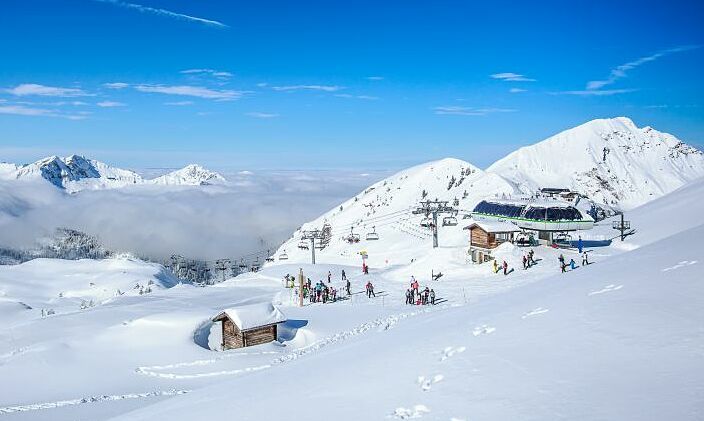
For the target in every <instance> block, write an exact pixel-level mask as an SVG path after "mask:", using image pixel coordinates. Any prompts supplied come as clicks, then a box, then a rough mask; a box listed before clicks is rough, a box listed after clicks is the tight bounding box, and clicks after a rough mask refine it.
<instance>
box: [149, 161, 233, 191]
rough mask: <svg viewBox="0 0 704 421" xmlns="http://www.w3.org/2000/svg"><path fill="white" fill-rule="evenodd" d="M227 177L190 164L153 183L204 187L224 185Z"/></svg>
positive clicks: (158, 178) (156, 179)
mask: <svg viewBox="0 0 704 421" xmlns="http://www.w3.org/2000/svg"><path fill="white" fill-rule="evenodd" d="M225 181H226V180H225V177H223V176H222V175H220V174H218V173H217V172H215V171H210V170H208V169H206V168H203V167H202V166H200V165H198V164H189V165H186V166H185V167H183V168H181V169H180V170H177V171H173V172H170V173H168V174H164V175H162V176H161V177H157V178H155V179H154V180H152V182H153V183H154V184H164V185H189V186H202V185H209V184H221V183H224V182H225Z"/></svg>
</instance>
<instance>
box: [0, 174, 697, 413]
mask: <svg viewBox="0 0 704 421" xmlns="http://www.w3.org/2000/svg"><path fill="white" fill-rule="evenodd" d="M703 193H704V182H701V181H699V182H696V183H693V184H691V185H689V186H686V187H684V188H682V189H680V190H677V191H676V192H674V193H672V194H670V195H668V196H665V197H663V198H662V199H659V200H656V201H653V202H651V203H649V204H647V205H645V206H643V207H641V208H638V209H635V210H634V211H633V212H630V213H629V214H628V215H629V218H630V219H631V220H632V222H633V225H634V226H635V227H637V233H636V234H635V235H633V236H630V237H628V238H627V240H626V241H625V242H623V243H621V242H620V241H617V242H614V244H613V245H612V246H611V247H607V248H601V249H594V250H592V251H591V252H590V255H591V260H592V262H593V264H591V265H589V266H587V267H578V268H577V269H575V270H574V271H571V272H568V273H566V274H560V273H559V269H558V267H557V260H556V258H557V254H558V253H560V251H555V250H552V249H547V248H542V247H541V248H536V249H535V251H536V258H537V259H538V264H537V265H536V266H535V267H533V268H531V269H529V270H523V269H522V268H520V266H519V265H520V263H519V259H520V257H521V254H522V253H523V252H524V251H525V250H524V249H517V248H515V247H512V246H510V245H506V247H503V250H502V251H500V253H499V256H500V258H501V259H504V258H505V259H508V260H509V261H510V262H511V267H513V268H514V269H515V270H514V271H513V272H511V273H510V274H509V275H508V276H504V275H502V274H494V273H493V272H492V271H491V267H490V265H489V264H483V265H467V264H465V263H463V262H462V261H461V260H459V259H454V260H453V259H452V257H453V253H455V252H456V251H457V250H458V249H459V246H458V248H454V247H441V248H438V249H435V250H432V251H431V249H430V243H429V242H427V243H426V244H427V250H428V252H427V253H426V254H425V255H423V256H419V257H418V260H417V261H415V262H413V263H411V264H409V262H407V261H405V260H408V257H409V256H405V258H404V259H403V260H404V261H399V262H398V263H390V264H388V265H378V266H375V265H372V267H371V272H370V275H368V276H365V275H362V274H361V273H360V271H359V267H358V266H357V265H347V264H342V263H321V264H318V265H315V266H312V265H310V264H305V263H299V262H294V263H277V264H274V265H269V266H266V267H265V268H264V269H262V271H260V272H258V273H248V274H244V275H240V276H238V277H237V278H233V279H229V280H227V281H226V282H223V283H221V284H218V285H216V286H213V287H206V288H198V287H194V286H191V285H179V284H176V285H174V284H173V283H172V282H168V279H165V278H163V277H162V275H160V273H161V272H160V271H161V270H160V267H159V266H158V265H152V264H145V263H142V262H139V261H134V260H125V259H110V260H105V261H96V262H92V261H51V260H48V261H43V262H42V261H39V262H37V261H32V262H28V263H25V264H22V265H18V266H14V267H8V266H3V267H0V303H1V304H0V312H2V313H1V317H2V320H3V321H4V323H3V325H2V326H0V388H2V390H3V391H4V392H3V394H2V396H0V419H7V420H27V419H31V420H74V419H91V420H102V419H130V420H132V419H157V418H158V419H207V418H215V417H218V418H219V417H224V416H232V414H237V416H238V419H280V418H286V419H331V418H334V419H404V418H412V417H422V418H426V419H453V418H454V419H465V420H470V419H471V420H503V419H526V418H527V419H556V418H564V419H653V420H655V419H662V418H664V417H665V416H671V417H673V418H675V419H681V420H697V419H701V417H702V415H703V412H702V411H703V410H704V407H703V406H702V403H703V402H702V398H701V396H704V393H702V386H701V382H700V381H699V380H700V379H701V378H702V375H704V366H703V364H704V363H703V360H702V359H701V349H702V346H704V332H702V330H701V326H702V324H703V322H704V316H702V314H701V311H700V307H701V305H700V304H701V303H700V301H701V300H700V299H699V297H700V296H701V294H702V292H704V291H702V288H704V284H702V283H701V282H700V278H701V276H700V269H701V268H700V266H701V264H702V263H701V262H702V259H701V257H700V255H701V250H702V248H701V245H700V242H701V238H702V235H703V234H704V225H703V224H702V222H701V221H700V220H699V219H698V218H695V217H694V216H695V215H700V214H701V212H702V211H704V201H702V200H694V199H695V198H701V197H702V194H703ZM664 215H668V217H669V218H671V219H673V220H676V221H677V222H676V224H673V225H672V227H673V228H672V229H671V230H669V232H668V230H667V229H666V228H663V224H662V218H663V217H664ZM658 224H659V225H658ZM609 225H610V224H609ZM562 252H563V253H565V255H566V256H567V257H568V258H570V257H574V258H575V259H576V260H577V261H578V265H579V263H580V261H579V259H578V256H577V254H576V252H573V251H562ZM299 268H302V269H303V271H304V273H305V274H306V276H308V277H310V278H311V279H313V280H314V281H317V280H319V279H325V278H326V275H327V272H328V271H330V272H331V273H332V274H333V282H332V285H333V286H334V287H336V288H338V289H339V290H342V287H343V285H344V284H343V282H342V281H341V280H340V272H341V270H342V269H345V270H346V272H347V275H348V276H349V277H350V279H351V282H352V290H353V292H354V294H353V295H352V296H351V298H350V299H348V300H344V301H340V302H337V303H332V304H325V305H323V304H312V305H311V304H309V303H306V305H305V306H304V307H302V308H299V307H297V306H295V305H294V303H295V296H294V293H293V290H291V289H287V288H284V287H283V285H282V277H283V276H284V275H285V274H287V273H289V274H296V273H297V272H298V270H299ZM432 268H435V269H439V270H441V271H442V272H443V273H444V274H445V275H444V276H443V277H442V278H441V279H440V280H438V281H430V279H429V278H430V270H431V269H432ZM411 275H415V276H416V278H417V279H418V280H419V281H420V283H421V288H422V287H424V286H425V285H428V286H429V287H432V288H434V289H435V291H436V292H437V296H438V305H436V306H427V307H422V306H407V305H404V304H403V293H404V291H405V289H406V288H407V286H408V282H409V280H410V276H411ZM150 279H151V280H154V282H155V283H160V287H158V288H154V290H153V291H152V292H151V293H147V294H143V295H139V294H138V293H135V291H134V290H131V292H130V293H126V294H124V295H119V296H113V297H108V298H105V299H102V296H101V295H100V294H98V292H100V291H101V289H103V288H104V289H106V290H108V291H110V290H112V289H113V288H122V286H123V285H124V286H129V285H132V284H133V283H134V282H136V281H137V280H141V281H138V282H140V283H142V284H143V283H144V282H145V281H147V280H150ZM368 280H372V282H373V283H374V284H375V290H376V292H377V297H376V298H371V299H368V298H367V297H366V296H365V295H364V293H363V291H364V284H365V283H366V282H367V281H368ZM91 282H92V283H94V284H95V285H94V286H91ZM59 292H64V294H62V296H61V297H59V295H58V294H59ZM88 297H92V298H93V299H94V300H95V301H96V302H95V306H93V307H89V308H85V309H81V308H80V307H79V301H80V300H82V299H86V298H88ZM22 303H24V304H22ZM255 303H274V304H275V305H277V307H278V308H279V309H280V310H281V311H282V312H283V313H284V315H285V316H286V318H287V319H288V322H287V323H286V324H284V325H283V326H282V327H281V335H280V336H281V338H280V339H281V342H280V343H279V342H274V343H271V344H266V345H261V346H257V347H252V348H246V349H241V350H231V351H226V352H222V351H219V350H218V344H219V341H220V337H219V326H218V325H217V324H216V325H213V324H212V323H211V322H210V319H211V318H212V317H214V316H215V315H217V314H218V313H219V312H221V311H222V310H223V309H226V308H231V307H236V306H239V305H249V304H255ZM50 305H51V306H53V307H55V308H56V314H54V315H51V316H45V317H41V314H40V308H42V307H48V306H50ZM28 307H31V308H28ZM654 362H655V363H654ZM380 379H383V381H379V380H380ZM272 399H275V402H276V404H275V405H272V402H273V401H272ZM312 407H314V410H312V409H311V408H312Z"/></svg>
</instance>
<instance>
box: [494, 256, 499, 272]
mask: <svg viewBox="0 0 704 421" xmlns="http://www.w3.org/2000/svg"><path fill="white" fill-rule="evenodd" d="M494 273H499V263H498V262H497V261H496V259H494Z"/></svg>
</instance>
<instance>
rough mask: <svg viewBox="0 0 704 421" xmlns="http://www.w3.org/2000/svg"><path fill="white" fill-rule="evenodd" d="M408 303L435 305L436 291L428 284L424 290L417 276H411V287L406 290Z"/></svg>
mask: <svg viewBox="0 0 704 421" xmlns="http://www.w3.org/2000/svg"><path fill="white" fill-rule="evenodd" d="M406 304H409V305H427V304H432V305H435V291H434V290H433V289H432V288H428V287H427V286H426V287H425V289H423V290H422V291H421V290H420V285H419V284H418V281H416V278H415V277H413V276H411V287H410V288H409V289H407V290H406Z"/></svg>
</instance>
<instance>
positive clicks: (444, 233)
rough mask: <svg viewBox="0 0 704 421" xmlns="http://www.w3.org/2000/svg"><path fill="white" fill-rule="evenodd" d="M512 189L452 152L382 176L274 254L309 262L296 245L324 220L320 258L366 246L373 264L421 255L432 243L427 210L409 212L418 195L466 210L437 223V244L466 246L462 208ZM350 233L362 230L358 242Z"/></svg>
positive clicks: (346, 259)
mask: <svg viewBox="0 0 704 421" xmlns="http://www.w3.org/2000/svg"><path fill="white" fill-rule="evenodd" d="M424 192H425V196H424V194H423V193H424ZM514 193H516V190H515V189H514V188H513V187H512V186H511V184H510V183H509V182H507V181H506V180H504V179H503V178H502V177H501V176H498V175H496V174H491V173H486V172H484V171H482V170H481V169H479V168H477V167H475V166H474V165H472V164H470V163H468V162H465V161H462V160H459V159H453V158H446V159H442V160H439V161H433V162H429V163H426V164H422V165H418V166H415V167H412V168H409V169H407V170H403V171H400V172H398V173H396V174H394V175H392V176H390V177H388V178H386V179H384V180H381V181H379V182H377V183H375V184H373V185H371V186H369V187H368V188H367V189H365V190H364V191H362V192H360V193H359V194H357V195H356V196H355V197H353V198H351V199H349V200H347V201H346V202H344V203H342V204H340V205H339V206H337V207H335V208H333V209H332V210H330V211H328V212H326V213H325V214H323V215H321V216H320V217H319V218H317V219H315V220H313V221H311V222H308V223H306V224H304V225H303V226H302V227H301V228H300V229H299V230H297V231H296V232H295V233H294V234H293V237H292V238H291V239H289V240H288V241H287V242H285V243H284V244H283V245H282V246H281V247H280V248H279V250H278V252H277V253H276V255H275V257H280V256H281V255H282V254H284V251H285V253H286V254H287V255H288V261H287V262H288V263H290V262H310V251H309V250H304V249H300V248H299V247H298V245H299V242H300V240H301V233H302V231H303V230H310V229H316V228H317V229H322V228H323V225H324V224H326V223H327V224H330V226H331V227H332V235H331V239H330V243H329V245H328V246H327V247H326V248H325V249H323V250H318V251H317V253H316V255H317V257H318V261H321V262H328V263H342V264H356V263H357V262H358V261H361V260H360V256H359V254H358V253H359V252H360V251H362V250H364V251H366V252H367V253H368V254H369V262H370V263H371V264H372V265H374V266H379V265H382V264H383V265H389V264H396V263H408V262H410V260H411V259H417V258H420V257H422V256H423V255H425V254H426V253H427V252H428V251H429V249H430V248H431V244H432V240H431V232H430V229H429V228H422V227H421V226H420V222H421V220H422V219H423V218H424V217H425V216H424V215H413V214H412V211H413V209H415V207H416V206H417V205H418V203H419V202H420V201H421V200H435V199H438V200H446V201H448V202H449V205H451V206H452V205H453V204H454V203H456V204H457V205H456V206H455V207H456V208H458V209H461V210H463V211H464V212H460V213H458V215H457V219H458V222H459V223H458V225H457V226H447V227H440V244H441V245H443V246H465V245H466V241H467V235H466V232H463V231H462V227H463V226H464V225H462V223H463V222H466V221H463V220H462V216H463V214H464V213H466V212H468V211H471V210H472V209H473V208H474V205H475V204H476V203H478V202H479V201H480V200H482V199H483V198H486V197H493V196H495V195H511V194H514ZM455 199H456V200H457V202H455ZM446 216H450V215H442V216H441V217H440V218H439V224H442V218H443V217H446ZM374 230H376V233H377V234H378V235H379V240H376V241H372V240H366V235H367V233H370V232H373V231H374ZM351 233H354V234H358V235H359V236H360V242H359V243H355V244H349V243H348V242H347V241H346V237H347V236H348V235H350V234H351ZM284 262H285V261H279V263H284Z"/></svg>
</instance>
